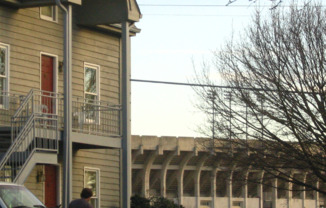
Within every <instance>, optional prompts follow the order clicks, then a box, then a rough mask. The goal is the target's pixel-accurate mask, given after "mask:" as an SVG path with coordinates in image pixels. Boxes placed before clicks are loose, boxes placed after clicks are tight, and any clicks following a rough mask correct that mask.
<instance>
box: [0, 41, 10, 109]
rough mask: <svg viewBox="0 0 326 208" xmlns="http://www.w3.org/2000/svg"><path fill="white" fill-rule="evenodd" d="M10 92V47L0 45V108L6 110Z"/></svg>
mask: <svg viewBox="0 0 326 208" xmlns="http://www.w3.org/2000/svg"><path fill="white" fill-rule="evenodd" d="M7 92H9V45H7V44H3V43H0V108H6V107H7V105H8V103H7V101H8V98H7V96H8V94H7Z"/></svg>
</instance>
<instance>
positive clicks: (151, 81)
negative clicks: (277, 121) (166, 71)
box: [130, 79, 259, 90]
mask: <svg viewBox="0 0 326 208" xmlns="http://www.w3.org/2000/svg"><path fill="white" fill-rule="evenodd" d="M130 81H132V82H143V83H151V84H166V85H179V86H188V87H216V88H221V89H238V88H236V87H230V86H223V85H211V84H195V83H185V82H167V81H155V80H144V79H130ZM242 89H251V90H259V89H254V88H242Z"/></svg>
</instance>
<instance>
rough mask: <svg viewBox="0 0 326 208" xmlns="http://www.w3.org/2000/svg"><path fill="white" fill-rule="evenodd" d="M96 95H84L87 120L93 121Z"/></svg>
mask: <svg viewBox="0 0 326 208" xmlns="http://www.w3.org/2000/svg"><path fill="white" fill-rule="evenodd" d="M96 98H97V96H96V95H89V94H86V95H85V103H86V104H85V118H86V119H87V120H86V121H87V122H95V120H96V113H97V107H96V106H97V105H96Z"/></svg>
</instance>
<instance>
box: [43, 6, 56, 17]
mask: <svg viewBox="0 0 326 208" xmlns="http://www.w3.org/2000/svg"><path fill="white" fill-rule="evenodd" d="M41 14H42V15H44V16H48V17H53V7H52V6H44V7H41Z"/></svg>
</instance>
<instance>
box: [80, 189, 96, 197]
mask: <svg viewBox="0 0 326 208" xmlns="http://www.w3.org/2000/svg"><path fill="white" fill-rule="evenodd" d="M92 196H93V191H92V190H91V189H89V188H83V190H82V191H81V193H80V197H81V198H83V199H90V198H91V197H92Z"/></svg>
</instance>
